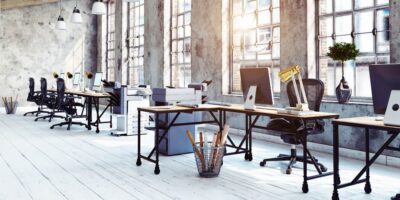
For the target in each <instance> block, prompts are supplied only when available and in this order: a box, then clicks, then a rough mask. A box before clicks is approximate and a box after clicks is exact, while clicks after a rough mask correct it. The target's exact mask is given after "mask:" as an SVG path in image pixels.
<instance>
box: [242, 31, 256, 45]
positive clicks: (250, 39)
mask: <svg viewBox="0 0 400 200" xmlns="http://www.w3.org/2000/svg"><path fill="white" fill-rule="evenodd" d="M255 44H256V31H255V30H253V31H247V32H245V33H244V45H245V46H248V45H255Z"/></svg>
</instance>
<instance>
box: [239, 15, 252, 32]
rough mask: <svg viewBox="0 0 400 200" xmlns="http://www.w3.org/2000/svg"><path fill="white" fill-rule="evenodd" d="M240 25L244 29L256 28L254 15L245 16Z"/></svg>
mask: <svg viewBox="0 0 400 200" xmlns="http://www.w3.org/2000/svg"><path fill="white" fill-rule="evenodd" d="M241 23H242V24H241V26H242V27H243V28H245V29H247V28H254V27H256V15H255V14H248V15H245V16H244V17H243V21H242V22H241Z"/></svg>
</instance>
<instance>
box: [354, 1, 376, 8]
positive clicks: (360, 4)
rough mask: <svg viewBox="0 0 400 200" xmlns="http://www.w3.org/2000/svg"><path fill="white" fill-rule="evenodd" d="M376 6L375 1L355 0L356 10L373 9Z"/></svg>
mask: <svg viewBox="0 0 400 200" xmlns="http://www.w3.org/2000/svg"><path fill="white" fill-rule="evenodd" d="M373 6H374V0H355V8H356V9H359V8H367V7H373Z"/></svg>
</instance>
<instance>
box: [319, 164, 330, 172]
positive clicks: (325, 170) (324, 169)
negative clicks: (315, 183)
mask: <svg viewBox="0 0 400 200" xmlns="http://www.w3.org/2000/svg"><path fill="white" fill-rule="evenodd" d="M320 168H321V171H322V172H327V171H328V168H326V167H325V166H323V165H321V167H320Z"/></svg>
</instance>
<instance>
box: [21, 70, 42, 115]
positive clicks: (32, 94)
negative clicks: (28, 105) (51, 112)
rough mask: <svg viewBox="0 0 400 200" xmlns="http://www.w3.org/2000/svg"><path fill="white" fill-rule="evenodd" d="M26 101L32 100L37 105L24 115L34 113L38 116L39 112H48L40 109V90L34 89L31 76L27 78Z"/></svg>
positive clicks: (33, 80) (33, 81)
mask: <svg viewBox="0 0 400 200" xmlns="http://www.w3.org/2000/svg"><path fill="white" fill-rule="evenodd" d="M26 100H27V101H28V102H34V103H36V105H37V106H38V109H37V110H36V111H31V112H26V113H25V114H24V116H27V115H36V116H38V115H39V114H40V113H48V112H47V111H42V106H40V101H39V100H40V92H39V91H35V79H33V78H32V77H30V78H29V93H28V98H27V99H26Z"/></svg>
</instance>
